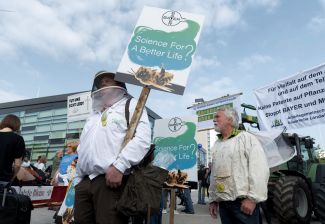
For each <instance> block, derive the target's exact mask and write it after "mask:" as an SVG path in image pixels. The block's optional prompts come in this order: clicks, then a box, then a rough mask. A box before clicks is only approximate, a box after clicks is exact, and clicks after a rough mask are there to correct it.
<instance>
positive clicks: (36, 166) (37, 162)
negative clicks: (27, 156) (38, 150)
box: [33, 156, 42, 169]
mask: <svg viewBox="0 0 325 224" xmlns="http://www.w3.org/2000/svg"><path fill="white" fill-rule="evenodd" d="M41 157H42V156H38V158H37V161H36V163H34V164H33V166H34V167H35V168H36V169H38V165H39V164H40V159H41Z"/></svg>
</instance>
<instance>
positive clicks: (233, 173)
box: [209, 131, 270, 203]
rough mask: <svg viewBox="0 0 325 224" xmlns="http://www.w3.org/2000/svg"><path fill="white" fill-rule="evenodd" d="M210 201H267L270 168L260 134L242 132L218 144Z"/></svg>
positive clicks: (214, 151)
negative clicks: (258, 137)
mask: <svg viewBox="0 0 325 224" xmlns="http://www.w3.org/2000/svg"><path fill="white" fill-rule="evenodd" d="M211 153H212V156H213V159H212V167H211V168H212V169H211V170H212V171H211V184H210V188H209V194H210V196H209V202H210V203H211V202H214V201H215V202H220V201H234V200H236V198H248V199H250V200H251V201H252V202H254V203H259V202H262V201H266V199H267V182H268V179H269V175H270V172H269V167H268V164H267V161H266V157H265V154H264V150H263V148H262V146H261V144H260V142H259V141H258V139H257V138H256V137H254V136H253V135H252V134H250V133H248V132H244V131H243V132H241V133H239V134H238V135H236V136H235V137H233V138H230V139H227V140H225V141H220V140H219V139H218V140H217V141H216V142H215V143H214V145H213V147H212V149H211Z"/></svg>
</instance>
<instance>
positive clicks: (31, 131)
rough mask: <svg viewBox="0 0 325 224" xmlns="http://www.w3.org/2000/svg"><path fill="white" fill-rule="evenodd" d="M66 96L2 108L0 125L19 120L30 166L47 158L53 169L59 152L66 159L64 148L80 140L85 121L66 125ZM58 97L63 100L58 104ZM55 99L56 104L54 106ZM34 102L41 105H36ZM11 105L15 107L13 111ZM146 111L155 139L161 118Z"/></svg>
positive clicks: (26, 101) (0, 109)
mask: <svg viewBox="0 0 325 224" xmlns="http://www.w3.org/2000/svg"><path fill="white" fill-rule="evenodd" d="M69 95H73V94H69ZM67 96H68V94H67V95H61V96H53V97H47V98H46V100H39V99H32V100H24V101H17V102H13V103H4V104H0V122H1V120H2V119H3V118H4V117H5V116H6V115H8V114H14V115H16V116H18V117H19V118H20V121H21V128H20V134H21V136H23V138H24V140H25V145H26V152H27V155H28V157H29V158H30V160H31V164H33V163H35V162H36V160H37V158H38V156H41V155H45V156H46V157H47V163H46V166H49V165H51V164H52V158H53V157H54V156H55V154H56V151H57V150H58V149H62V150H63V151H64V155H65V154H66V152H65V150H64V146H65V144H66V143H67V142H70V141H76V140H77V139H79V135H80V134H81V132H82V130H83V127H84V125H85V120H82V121H80V122H79V121H76V122H69V123H68V122H67V108H66V106H67V102H66V100H67ZM58 97H59V98H61V100H60V101H59V102H58V101H57V98H58ZM53 99H55V100H56V102H53ZM35 101H41V102H40V103H39V104H33V102H35ZM42 101H43V102H42ZM44 101H45V102H44ZM20 102H21V103H20ZM29 103H30V104H32V105H30V104H29ZM12 104H14V105H13V106H15V107H10V106H11V105H12ZM147 111H148V113H149V116H148V117H149V122H150V127H151V138H152V136H153V127H154V121H155V119H159V118H161V117H159V116H158V115H156V114H155V113H154V112H152V111H151V110H150V109H148V108H147Z"/></svg>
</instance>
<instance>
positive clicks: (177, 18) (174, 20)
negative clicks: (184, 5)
mask: <svg viewBox="0 0 325 224" xmlns="http://www.w3.org/2000/svg"><path fill="white" fill-rule="evenodd" d="M161 19H162V21H163V23H164V24H165V25H166V26H176V25H178V24H179V23H180V22H184V21H185V18H182V15H181V14H180V13H179V12H176V11H168V12H165V13H164V15H162V18H161Z"/></svg>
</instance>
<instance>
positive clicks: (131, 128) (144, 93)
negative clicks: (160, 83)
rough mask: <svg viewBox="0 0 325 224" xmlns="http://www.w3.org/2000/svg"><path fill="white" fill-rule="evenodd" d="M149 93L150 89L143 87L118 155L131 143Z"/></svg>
mask: <svg viewBox="0 0 325 224" xmlns="http://www.w3.org/2000/svg"><path fill="white" fill-rule="evenodd" d="M149 93H150V89H149V88H147V87H143V89H142V92H141V95H140V97H139V101H138V103H137V106H136V108H135V110H134V113H133V116H132V119H131V122H130V125H129V127H128V130H127V132H126V135H125V138H124V141H123V143H122V147H121V149H120V153H121V152H122V149H123V148H124V147H125V146H126V145H127V144H128V143H129V141H131V139H132V138H133V136H134V134H135V130H136V128H137V126H138V123H139V120H140V118H141V115H142V111H143V108H144V106H145V104H146V102H147V99H148V96H149Z"/></svg>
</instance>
